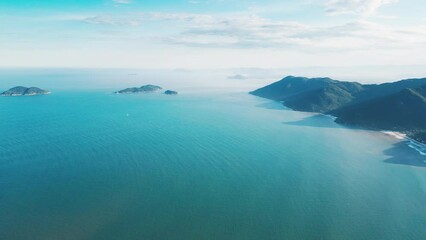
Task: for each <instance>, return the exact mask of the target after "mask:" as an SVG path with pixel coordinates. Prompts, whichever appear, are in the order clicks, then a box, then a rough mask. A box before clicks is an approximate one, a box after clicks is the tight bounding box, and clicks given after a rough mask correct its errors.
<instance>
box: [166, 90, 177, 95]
mask: <svg viewBox="0 0 426 240" xmlns="http://www.w3.org/2000/svg"><path fill="white" fill-rule="evenodd" d="M164 94H166V95H178V92H176V91H172V90H167V91H165V92H164Z"/></svg>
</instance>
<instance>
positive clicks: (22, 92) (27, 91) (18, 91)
mask: <svg viewBox="0 0 426 240" xmlns="http://www.w3.org/2000/svg"><path fill="white" fill-rule="evenodd" d="M49 93H50V92H49V91H47V90H43V89H40V88H37V87H29V88H27V87H22V86H18V87H13V88H11V89H9V90H7V91H5V92H3V93H1V94H0V96H35V95H44V94H49Z"/></svg>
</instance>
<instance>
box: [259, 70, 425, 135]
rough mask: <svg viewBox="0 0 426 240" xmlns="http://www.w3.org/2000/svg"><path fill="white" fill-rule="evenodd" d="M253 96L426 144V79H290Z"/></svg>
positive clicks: (267, 87) (290, 77)
mask: <svg viewBox="0 0 426 240" xmlns="http://www.w3.org/2000/svg"><path fill="white" fill-rule="evenodd" d="M251 94H253V95H256V96H259V97H264V98H268V99H272V100H276V101H282V102H283V103H284V105H285V106H287V107H289V108H291V109H293V110H297V111H305V112H319V113H325V114H330V115H333V116H335V117H337V119H336V122H337V123H341V124H347V125H351V126H357V127H362V128H367V129H375V130H390V131H399V132H404V133H406V134H408V136H409V137H411V138H413V139H416V140H418V141H420V142H423V143H426V78H422V79H407V80H401V81H398V82H393V83H384V84H367V85H366V84H360V83H357V82H344V81H337V80H333V79H330V78H305V77H293V76H288V77H285V78H284V79H282V80H280V81H278V82H275V83H273V84H270V85H268V86H266V87H263V88H260V89H257V90H255V91H253V92H251Z"/></svg>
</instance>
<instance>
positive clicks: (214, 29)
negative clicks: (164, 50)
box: [81, 13, 426, 51]
mask: <svg viewBox="0 0 426 240" xmlns="http://www.w3.org/2000/svg"><path fill="white" fill-rule="evenodd" d="M81 20H82V21H84V22H85V23H89V24H106V25H112V26H122V25H125V26H135V27H140V28H136V29H135V30H134V31H135V32H143V25H142V23H145V22H158V21H160V22H163V23H164V25H165V26H166V25H169V24H170V23H171V22H173V28H172V29H171V31H163V32H162V33H157V35H155V36H152V35H151V37H152V38H153V41H155V42H165V43H168V44H176V45H185V46H191V47H213V48H218V47H220V48H283V49H298V50H299V51H305V50H306V51H311V50H318V51H321V50H327V51H333V50H345V51H346V50H360V49H376V48H381V49H386V48H406V47H407V46H409V47H415V46H417V45H422V44H426V27H425V26H417V27H411V28H403V29H400V28H398V27H394V26H387V25H382V24H376V23H372V22H369V21H364V20H359V21H353V22H349V23H346V24H340V25H330V26H316V25H312V24H311V25H308V24H301V23H297V22H288V21H279V20H270V19H265V18H261V17H258V16H254V15H239V16H220V17H219V16H213V15H203V14H185V13H182V14H180V13H143V14H139V15H135V16H95V17H88V18H84V19H81ZM165 29H167V27H166V28H165ZM176 32H177V33H176ZM151 34H152V33H151Z"/></svg>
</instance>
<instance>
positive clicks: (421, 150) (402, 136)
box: [380, 131, 426, 156]
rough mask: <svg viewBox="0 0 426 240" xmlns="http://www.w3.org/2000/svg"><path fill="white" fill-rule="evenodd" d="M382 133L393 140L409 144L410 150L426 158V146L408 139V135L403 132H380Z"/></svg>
mask: <svg viewBox="0 0 426 240" xmlns="http://www.w3.org/2000/svg"><path fill="white" fill-rule="evenodd" d="M380 132H381V133H383V134H385V135H387V136H390V137H392V138H395V139H398V140H401V141H405V142H407V145H408V146H409V147H410V148H412V149H414V150H416V151H417V152H418V153H419V154H420V155H422V156H426V144H424V143H421V142H419V141H416V140H415V139H412V138H410V137H408V136H407V134H404V133H401V132H394V131H380Z"/></svg>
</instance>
